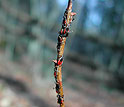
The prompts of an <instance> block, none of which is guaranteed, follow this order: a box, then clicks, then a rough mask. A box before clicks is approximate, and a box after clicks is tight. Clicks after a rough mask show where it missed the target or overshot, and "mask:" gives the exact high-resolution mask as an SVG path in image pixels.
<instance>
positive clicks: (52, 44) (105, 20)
mask: <svg viewBox="0 0 124 107" xmlns="http://www.w3.org/2000/svg"><path fill="white" fill-rule="evenodd" d="M67 2H68V1H67V0H54V1H53V0H0V54H2V55H1V57H2V60H3V59H5V60H8V61H11V62H12V63H16V64H19V65H21V66H23V67H25V68H24V69H22V71H21V72H24V73H27V75H32V81H33V82H34V84H38V86H40V85H41V86H42V84H43V83H44V81H49V82H53V81H54V78H53V72H54V66H53V63H52V60H53V59H55V57H56V42H57V36H58V31H59V29H60V27H61V22H62V16H63V13H64V10H65V8H66V5H67ZM73 2H74V3H73V5H74V6H73V10H74V12H76V13H77V15H76V17H75V21H74V23H73V24H72V26H71V30H73V33H72V31H71V33H70V36H69V38H68V41H67V44H66V49H65V54H64V66H63V67H64V68H63V73H64V75H63V79H64V84H65V87H66V85H67V87H71V88H72V89H75V90H79V89H84V90H85V91H86V90H87V89H86V87H90V86H89V85H88V86H87V85H86V84H92V85H93V86H94V87H96V85H97V87H101V88H104V89H106V90H109V91H110V92H113V91H114V90H121V91H124V84H123V83H124V1H123V0H74V1H73ZM2 64H4V63H2ZM16 64H15V65H14V66H16ZM5 65H6V63H5ZM10 67H12V66H10ZM8 69H9V67H8ZM8 71H9V70H8ZM6 72H7V71H6ZM18 72H19V71H18V67H17V68H15V71H13V72H12V73H11V75H12V74H16V73H17V74H18ZM0 73H3V71H2V69H0ZM29 77H30V76H29ZM0 78H1V77H0ZM41 81H43V82H41ZM84 81H85V82H86V83H84ZM84 84H85V86H86V87H84ZM45 85H47V83H46V82H45ZM92 85H91V87H92ZM53 87H54V86H53ZM81 87H82V88H81ZM51 90H52V89H51ZM94 90H95V89H94ZM80 91H82V90H80ZM65 96H66V94H65ZM122 102H123V101H122ZM55 103H56V102H55ZM123 104H124V103H123ZM71 107H72V106H71ZM75 107H76V106H75ZM79 107H80V106H79ZM86 107H87V106H86ZM94 107H96V106H94ZM97 107H103V106H97ZM105 107H107V106H105ZM109 107H111V106H109ZM112 107H113V106H112ZM116 107H117V106H116ZM118 107H121V106H118Z"/></svg>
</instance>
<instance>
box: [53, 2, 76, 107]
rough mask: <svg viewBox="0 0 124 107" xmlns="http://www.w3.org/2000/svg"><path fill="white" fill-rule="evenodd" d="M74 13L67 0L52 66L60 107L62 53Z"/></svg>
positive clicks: (61, 95)
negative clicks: (53, 66)
mask: <svg viewBox="0 0 124 107" xmlns="http://www.w3.org/2000/svg"><path fill="white" fill-rule="evenodd" d="M75 14H76V13H73V12H72V0H69V1H68V6H67V9H66V11H65V13H64V17H63V22H62V28H61V30H60V32H59V36H58V44H57V60H54V64H55V68H54V77H55V81H56V93H57V98H58V101H57V102H58V103H59V104H60V107H65V104H64V93H63V86H62V71H61V70H62V63H63V54H64V48H65V43H66V39H67V37H68V34H69V27H70V24H71V22H72V21H73V16H74V15H75Z"/></svg>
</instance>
